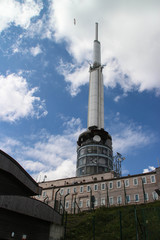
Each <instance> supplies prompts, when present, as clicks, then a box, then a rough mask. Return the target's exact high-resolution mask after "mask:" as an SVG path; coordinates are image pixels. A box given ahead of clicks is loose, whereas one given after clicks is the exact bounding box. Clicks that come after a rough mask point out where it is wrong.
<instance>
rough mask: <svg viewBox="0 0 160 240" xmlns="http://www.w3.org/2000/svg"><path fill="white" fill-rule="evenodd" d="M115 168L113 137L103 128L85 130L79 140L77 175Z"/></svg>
mask: <svg viewBox="0 0 160 240" xmlns="http://www.w3.org/2000/svg"><path fill="white" fill-rule="evenodd" d="M112 170H113V157H112V138H111V136H110V135H109V133H108V132H106V131H105V130H103V129H97V128H92V129H88V130H87V131H85V132H83V133H82V134H81V135H80V136H79V138H78V141H77V172H76V175H77V177H80V176H86V175H92V174H98V173H106V172H110V171H112Z"/></svg>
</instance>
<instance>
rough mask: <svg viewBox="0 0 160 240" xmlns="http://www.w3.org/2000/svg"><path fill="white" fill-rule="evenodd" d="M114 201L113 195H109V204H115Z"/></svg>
mask: <svg viewBox="0 0 160 240" xmlns="http://www.w3.org/2000/svg"><path fill="white" fill-rule="evenodd" d="M113 203H114V202H113V197H109V204H110V205H113Z"/></svg>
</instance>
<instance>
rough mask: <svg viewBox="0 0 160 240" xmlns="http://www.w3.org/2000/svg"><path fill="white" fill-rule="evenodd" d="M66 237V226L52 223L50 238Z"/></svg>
mask: <svg viewBox="0 0 160 240" xmlns="http://www.w3.org/2000/svg"><path fill="white" fill-rule="evenodd" d="M63 237H64V227H63V226H60V225H55V224H51V225H50V233H49V240H60V239H63Z"/></svg>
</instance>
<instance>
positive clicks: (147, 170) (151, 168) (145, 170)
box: [143, 166, 155, 173]
mask: <svg viewBox="0 0 160 240" xmlns="http://www.w3.org/2000/svg"><path fill="white" fill-rule="evenodd" d="M154 170H155V167H153V166H148V168H145V169H144V170H143V173H147V172H152V171H154Z"/></svg>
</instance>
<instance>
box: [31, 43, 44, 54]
mask: <svg viewBox="0 0 160 240" xmlns="http://www.w3.org/2000/svg"><path fill="white" fill-rule="evenodd" d="M30 52H31V54H32V55H33V56H34V57H36V56H37V55H38V54H40V53H42V49H41V48H40V46H39V45H37V46H35V47H31V48H30Z"/></svg>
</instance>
